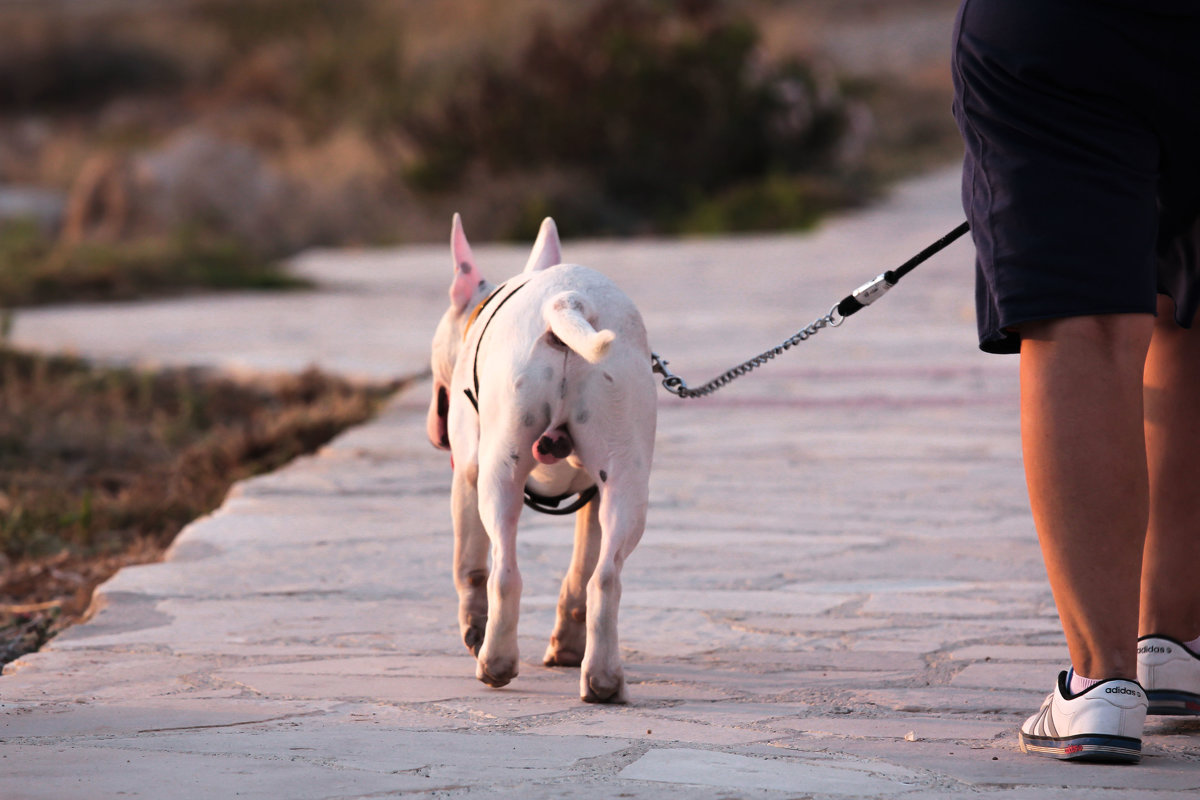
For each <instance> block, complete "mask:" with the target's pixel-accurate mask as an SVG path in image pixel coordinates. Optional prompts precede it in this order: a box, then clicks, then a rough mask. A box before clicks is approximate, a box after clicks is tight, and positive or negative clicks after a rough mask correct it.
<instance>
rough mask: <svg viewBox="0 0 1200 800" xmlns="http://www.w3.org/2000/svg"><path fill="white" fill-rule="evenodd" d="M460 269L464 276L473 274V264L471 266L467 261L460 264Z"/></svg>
mask: <svg viewBox="0 0 1200 800" xmlns="http://www.w3.org/2000/svg"><path fill="white" fill-rule="evenodd" d="M458 268H459V269H461V270H462V271H463V274H464V275H470V274H471V264H470V263H469V262H467V261H460V262H458Z"/></svg>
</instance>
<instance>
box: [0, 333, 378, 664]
mask: <svg viewBox="0 0 1200 800" xmlns="http://www.w3.org/2000/svg"><path fill="white" fill-rule="evenodd" d="M395 388H396V387H395V386H367V387H364V386H359V385H354V384H351V383H348V382H346V381H342V380H339V379H336V378H332V377H329V376H327V375H324V374H321V373H319V372H317V371H309V372H306V373H304V374H302V375H299V376H293V377H285V378H275V379H272V380H269V381H267V380H263V381H260V382H258V383H245V382H236V381H233V380H229V379H224V378H220V377H215V376H212V375H207V374H204V373H201V372H198V371H194V370H168V371H160V372H141V371H135V370H125V369H102V368H99V367H95V366H91V365H88V364H86V363H84V362H82V361H79V360H76V359H71V358H50V357H44V356H37V355H30V354H25V353H20V352H15V351H13V350H10V349H6V348H3V347H0V663H4V662H6V661H10V660H12V659H13V658H15V657H17V656H19V655H20V654H21V653H23V652H28V651H30V650H33V649H36V648H37V647H40V646H41V644H42V643H44V642H45V640H46V639H48V638H49V637H50V636H53V635H54V634H55V633H56V632H57V631H59V630H61V629H62V628H64V627H66V626H67V625H69V624H71V623H72V622H74V621H77V620H78V619H79V618H80V617H81V615H83V614H84V612H85V611H86V609H87V606H88V604H89V602H90V598H91V593H92V590H93V589H94V587H95V586H96V585H97V584H99V583H100V582H102V581H103V580H105V579H106V578H108V577H109V576H110V575H112V574H113V573H114V572H115V571H116V570H117V569H119V568H120V567H122V566H125V565H127V564H136V563H144V562H147V561H154V560H156V559H158V558H159V557H160V556H161V554H162V552H163V551H164V550H165V548H166V547H167V546H168V545H169V544H170V543H171V541H172V540H173V539H174V537H175V535H176V534H177V533H178V532H179V530H180V529H181V528H182V527H183V526H184V525H186V524H187V523H188V522H189V521H191V520H193V519H195V518H196V517H199V516H201V515H203V514H206V513H208V512H210V511H212V510H213V509H214V508H216V507H217V506H218V505H219V504H220V503H221V501H222V499H223V498H224V497H225V494H226V492H227V491H228V489H229V487H230V486H231V485H232V484H233V483H234V482H236V481H239V480H242V479H244V478H247V477H250V476H252V475H256V474H259V473H263V472H268V471H270V470H273V469H276V468H278V467H279V466H281V465H282V464H284V463H286V462H287V461H289V460H291V459H292V458H295V457H296V456H298V455H301V454H304V453H310V452H313V451H314V450H316V449H317V448H319V447H320V446H321V445H322V444H324V443H325V442H327V441H328V440H329V439H331V438H332V437H333V436H334V435H336V434H337V433H338V432H339V431H341V430H343V429H345V428H346V427H348V426H350V425H354V424H357V423H360V422H362V421H363V420H365V419H367V418H368V417H369V416H370V415H371V414H373V413H374V411H375V410H376V409H377V408H378V407H379V405H380V403H381V402H382V401H383V399H384V398H385V397H386V396H387V395H388V394H389V393H390V392H391V391H393V390H394V389H395Z"/></svg>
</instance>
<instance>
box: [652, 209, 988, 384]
mask: <svg viewBox="0 0 1200 800" xmlns="http://www.w3.org/2000/svg"><path fill="white" fill-rule="evenodd" d="M969 230H970V226H969V225H968V224H967V223H966V222H964V223H962V224H960V225H959V226H958V227H956V228H955V229H954V230H952V231H950V232H949V233H947V234H946V235H945V236H943V237H941V238H940V239H938V240H937V241H936V242H934V243H933V244H931V245H929V246H928V247H926V248H925V249H924V250H922V251H921V252H919V253H917V254H916V255H915V256H913V257H912V258H910V259H909V260H908V261H906V262H904V263H903V264H902V265H900V266H899V267H897V268H896V269H894V270H888V271H887V272H882V273H880V274H879V275H876V276H875V277H874V278H872V279H871V280H869V281H867V282H866V283H864V284H863V285H862V286H860V287H858V288H857V289H855V290H854V291H853V292H851V293H850V294H848V295H846V296H845V297H843V298H842V300H841V302H839V303H837V304H836V305H834V306H833V308H831V309H829V313H828V314H826V315H825V316H823V317H818V318H817V319H816V320H813V322H812V323H811V324H810V325H809V326H808V327H806V328H804V329H802V330H799V331H797V332H796V333H795V334H793V335H792V336H791V337H790V338H788V339H787V340H785V341H784V342H782V343H781V344H779V345H777V346H775V347H772V348H771V349H770V350H767V351H766V352H764V353H760V354H758V355H757V356H755V357H754V358H752V359H750V360H749V361H743V362H742V363H741V364H738V365H737V366H736V367H734V368H732V369H730V370H727V371H725V372H723V373H722V374H720V375H718V376H717V377H715V378H713V379H712V380H711V381H709V382H708V383H706V384H704V385H703V386H701V387H700V388H699V389H691V388H688V385H687V382H686V381H685V380H684V379H683V378H681V377H679V376H678V375H676V374H675V373H673V372H671V370H669V369H667V363H668V362H667V360H666V359H665V358H663V357H662V356H660V355H659V354H658V353H653V352H652V353H650V367H651V371H652V372H653V373H655V374H658V375H662V376H663V381H662V385H663V388H664V389H666V390H667V391H668V392H670V393H671V394H673V395H675V396H676V397H683V398H691V397H705V396H707V395H710V394H712V393H713V392H715V391H716V390H717V389H720V388H722V387H724V386H727V385H729V384H730V383H732V382H733V381H735V380H737V379H738V378H740V377H742V376H743V375H745V374H747V373H749V372H752V371H753V370H755V369H757V368H758V367H761V366H762V365H763V364H766V363H767V362H768V361H770V360H771V359H773V358H775V356H777V355H780V354H782V353H783V352H784V351H785V350H789V349H791V348H792V347H794V346H796V345H798V344H800V343H801V342H803V341H805V340H807V339H808V338H810V337H811V336H814V335H815V334H816V333H817V331H819V330H821V329H822V328H836V327H837V326H839V325H841V324H842V322H844V321H845V319H846V317H848V316H850V315H851V314H854V313H856V312H858V311H860V310H862V309H863V308H866V307H867V306H869V305H871V303H874V302H875V301H876V300H878V299H879V298H881V297H883V296H884V294H886V293H887V291H888V290H889V289H891V288H892V287H893V286H895V285H896V284H897V283H899V281H900V279H901V278H903V277H904V276H905V275H907V274H908V273H909V272H911V271H912V270H913V269H914V268H915V267H916V266H917V265H918V264H921V263H922V262H924V261H926V260H927V259H929V258H930V257H931V256H933V255H934V254H935V253H938V252H940V251H942V250H944V249H945V248H946V247H947V246H948V245H949V244H950V243H952V242H953V241H955V240H956V239H958V238H959V237H961V236H962V235H963V234H965V233H966V232H967V231H969Z"/></svg>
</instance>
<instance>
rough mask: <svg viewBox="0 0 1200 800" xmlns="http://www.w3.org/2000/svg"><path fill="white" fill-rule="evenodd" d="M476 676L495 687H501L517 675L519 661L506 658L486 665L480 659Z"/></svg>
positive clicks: (476, 667)
mask: <svg viewBox="0 0 1200 800" xmlns="http://www.w3.org/2000/svg"><path fill="white" fill-rule="evenodd" d="M475 677H476V678H478V679H479V680H481V681H483V682H484V683H486V684H487V685H488V686H491V687H492V688H493V689H499V688H500V687H501V686H507V685H508V684H509V683H511V682H512V679H513V678H515V677H517V662H515V661H507V660H505V661H500V662H496V663H489V664H487V665H485V664H484V663H483V662H482V661H480V662H479V663H477V664H476V665H475Z"/></svg>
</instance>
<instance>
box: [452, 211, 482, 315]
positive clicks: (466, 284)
mask: <svg viewBox="0 0 1200 800" xmlns="http://www.w3.org/2000/svg"><path fill="white" fill-rule="evenodd" d="M450 253H451V255H452V256H453V257H454V282H453V283H451V284H450V303H451V304H452V305H453V306H454V308H456V309H457V310H459V311H462V310H463V309H464V308H466V307H467V304H468V303H470V302H471V298H472V297H474V295H475V289H476V288H478V287H479V284H480V283H482V282H483V276H482V275H480V274H479V269H478V267H476V266H475V256H473V255H471V245H470V243H468V242H467V234H466V233H464V232H463V226H462V217H460V216H459V215H458V214H457V213H456V214H455V215H454V228H453V230H452V231H451V232H450Z"/></svg>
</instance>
